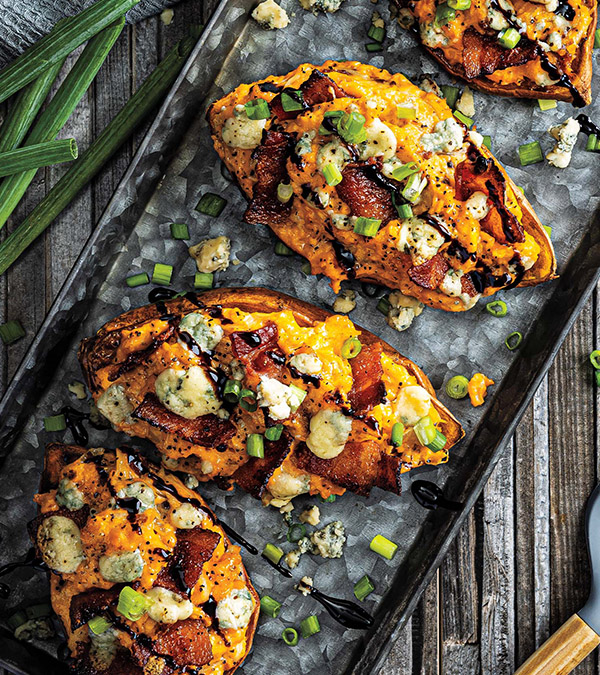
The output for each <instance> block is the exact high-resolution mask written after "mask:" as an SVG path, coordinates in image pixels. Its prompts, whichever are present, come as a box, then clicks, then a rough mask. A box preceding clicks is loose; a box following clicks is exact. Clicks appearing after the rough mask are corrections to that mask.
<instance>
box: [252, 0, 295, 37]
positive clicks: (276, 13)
mask: <svg viewBox="0 0 600 675" xmlns="http://www.w3.org/2000/svg"><path fill="white" fill-rule="evenodd" d="M252 18H253V19H254V20H255V21H256V22H257V23H258V25H259V26H260V27H261V28H265V29H266V30H275V29H277V28H285V27H286V26H287V25H288V24H289V22H290V18H289V17H288V15H287V12H286V11H285V9H283V7H280V6H279V5H278V4H277V3H276V2H275V0H264V1H263V2H261V3H260V4H259V5H258V6H257V7H256V8H255V9H254V11H253V12H252Z"/></svg>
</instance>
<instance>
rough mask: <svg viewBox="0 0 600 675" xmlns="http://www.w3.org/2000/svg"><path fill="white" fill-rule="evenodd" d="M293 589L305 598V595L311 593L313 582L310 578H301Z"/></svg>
mask: <svg viewBox="0 0 600 675" xmlns="http://www.w3.org/2000/svg"><path fill="white" fill-rule="evenodd" d="M294 588H295V589H296V590H297V591H298V592H299V593H302V595H304V596H305V597H306V596H307V595H310V592H311V591H312V588H313V580H312V577H302V579H300V581H299V582H298V583H297V584H296V585H295V586H294Z"/></svg>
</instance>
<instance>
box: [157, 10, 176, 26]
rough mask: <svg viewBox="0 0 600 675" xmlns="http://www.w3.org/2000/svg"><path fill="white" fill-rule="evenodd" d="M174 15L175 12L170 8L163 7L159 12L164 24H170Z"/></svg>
mask: <svg viewBox="0 0 600 675" xmlns="http://www.w3.org/2000/svg"><path fill="white" fill-rule="evenodd" d="M174 16H175V12H174V11H173V10H172V9H163V11H162V12H161V14H160V20H161V21H162V22H163V24H164V25H165V26H170V25H171V22H172V21H173V17H174Z"/></svg>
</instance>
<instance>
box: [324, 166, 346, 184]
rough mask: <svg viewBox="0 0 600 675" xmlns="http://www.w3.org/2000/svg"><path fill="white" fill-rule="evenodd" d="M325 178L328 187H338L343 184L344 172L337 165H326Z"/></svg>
mask: <svg viewBox="0 0 600 675" xmlns="http://www.w3.org/2000/svg"><path fill="white" fill-rule="evenodd" d="M323 176H325V182H326V183H327V185H337V184H338V183H341V182H342V178H343V176H342V172H341V171H340V170H339V169H338V168H337V166H336V165H335V164H325V166H324V167H323Z"/></svg>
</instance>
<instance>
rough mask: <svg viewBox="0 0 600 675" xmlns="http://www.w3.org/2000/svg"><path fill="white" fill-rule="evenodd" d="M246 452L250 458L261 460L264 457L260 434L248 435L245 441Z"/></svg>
mask: <svg viewBox="0 0 600 675" xmlns="http://www.w3.org/2000/svg"><path fill="white" fill-rule="evenodd" d="M246 452H247V453H248V454H249V455H250V457H258V458H259V459H262V458H263V457H264V456H265V439H264V438H263V436H262V434H250V435H249V436H248V438H247V439H246Z"/></svg>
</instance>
